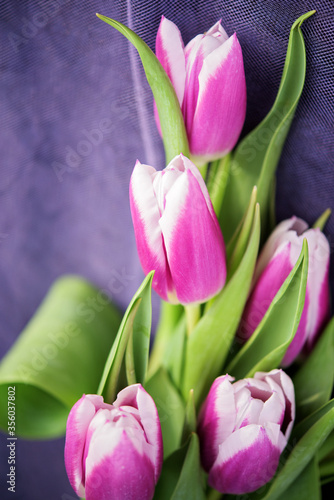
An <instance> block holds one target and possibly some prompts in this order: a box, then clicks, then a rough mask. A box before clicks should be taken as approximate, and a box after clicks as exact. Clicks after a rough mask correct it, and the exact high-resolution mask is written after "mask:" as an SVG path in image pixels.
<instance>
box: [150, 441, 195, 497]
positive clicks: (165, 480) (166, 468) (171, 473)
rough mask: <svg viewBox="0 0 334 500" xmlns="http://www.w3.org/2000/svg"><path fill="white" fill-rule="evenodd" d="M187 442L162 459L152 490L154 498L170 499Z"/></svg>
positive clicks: (185, 452)
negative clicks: (157, 478) (158, 475)
mask: <svg viewBox="0 0 334 500" xmlns="http://www.w3.org/2000/svg"><path fill="white" fill-rule="evenodd" d="M187 450H188V444H185V445H184V446H182V448H179V449H178V450H176V451H174V453H172V454H171V455H169V457H168V458H167V459H166V460H164V463H163V466H162V471H161V475H160V478H159V481H158V484H157V486H156V488H155V492H154V500H170V499H171V496H172V494H173V491H174V490H175V488H176V485H177V482H178V480H179V477H180V473H181V470H182V466H183V464H184V461H185V458H186V455H187Z"/></svg>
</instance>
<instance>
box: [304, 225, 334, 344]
mask: <svg viewBox="0 0 334 500" xmlns="http://www.w3.org/2000/svg"><path fill="white" fill-rule="evenodd" d="M303 237H305V238H306V239H307V243H308V247H309V271H308V277H307V289H308V293H309V297H310V305H309V310H308V317H307V341H306V345H307V349H308V350H310V349H311V348H312V347H313V345H314V343H315V341H316V339H317V337H318V335H319V333H320V332H321V331H322V329H323V328H324V326H325V324H326V322H327V321H328V320H329V317H330V297H329V259H330V248H329V243H328V240H327V238H326V237H325V235H324V234H323V233H322V232H321V231H320V230H319V229H309V230H308V231H306V232H305V233H304V234H303Z"/></svg>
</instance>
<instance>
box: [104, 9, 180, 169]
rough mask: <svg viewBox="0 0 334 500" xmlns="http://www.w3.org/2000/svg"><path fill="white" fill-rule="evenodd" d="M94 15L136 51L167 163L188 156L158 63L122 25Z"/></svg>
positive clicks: (175, 105)
mask: <svg viewBox="0 0 334 500" xmlns="http://www.w3.org/2000/svg"><path fill="white" fill-rule="evenodd" d="M96 15H97V17H98V18H100V19H102V21H104V22H105V23H107V24H110V26H112V27H113V28H115V29H117V30H118V31H119V32H120V33H122V35H124V36H125V37H126V38H127V39H128V40H129V41H130V42H131V43H132V44H133V45H134V47H135V48H136V49H137V51H138V54H139V56H140V58H141V61H142V64H143V66H144V70H145V74H146V78H147V81H148V83H149V85H150V87H151V90H152V92H153V95H154V99H155V102H156V105H157V108H158V113H159V118H160V125H161V131H162V137H163V141H164V147H165V153H166V162H167V164H168V163H169V162H170V161H171V160H172V159H173V158H174V157H175V156H177V155H179V154H180V153H183V154H184V155H185V156H187V157H189V146H188V139H187V134H186V130H185V126H184V122H183V116H182V113H181V109H180V105H179V101H178V99H177V96H176V94H175V91H174V88H173V86H172V84H171V81H170V80H169V78H168V76H167V74H166V72H165V70H164V69H163V67H162V66H161V64H160V62H159V60H158V59H157V57H156V56H155V54H154V53H153V52H152V50H151V49H150V48H149V47H148V46H147V45H146V43H145V42H144V41H143V40H142V39H141V38H140V37H139V36H138V35H136V33H134V32H133V31H131V30H130V29H129V28H127V27H126V26H124V24H122V23H120V22H118V21H115V20H114V19H110V18H109V17H106V16H102V15H100V14H96Z"/></svg>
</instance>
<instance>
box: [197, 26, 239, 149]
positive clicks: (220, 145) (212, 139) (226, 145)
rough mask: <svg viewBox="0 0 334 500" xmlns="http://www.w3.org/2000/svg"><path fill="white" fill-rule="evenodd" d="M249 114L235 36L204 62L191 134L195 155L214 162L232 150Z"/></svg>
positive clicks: (237, 42)
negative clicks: (247, 112)
mask: <svg viewBox="0 0 334 500" xmlns="http://www.w3.org/2000/svg"><path fill="white" fill-rule="evenodd" d="M218 82H219V83H218ZM245 115H246V81H245V73H244V66H243V59H242V51H241V47H240V44H239V41H238V39H237V37H236V34H234V35H233V36H232V37H230V38H229V39H228V40H227V41H226V42H225V43H223V44H222V45H221V46H220V47H219V48H217V49H216V50H214V51H213V52H211V54H209V55H208V56H207V57H206V59H205V60H204V62H203V66H202V69H201V72H200V74H199V93H198V100H197V105H196V110H195V113H194V118H193V122H192V127H191V130H190V131H188V133H189V145H190V150H191V152H192V154H193V155H195V156H197V155H198V156H202V157H203V156H204V157H205V156H207V157H208V158H210V159H214V158H220V157H221V156H223V155H224V154H225V153H226V152H228V151H230V150H231V149H232V148H233V147H234V145H235V144H236V142H237V140H238V137H239V135H240V132H241V129H242V127H243V123H244V120H245Z"/></svg>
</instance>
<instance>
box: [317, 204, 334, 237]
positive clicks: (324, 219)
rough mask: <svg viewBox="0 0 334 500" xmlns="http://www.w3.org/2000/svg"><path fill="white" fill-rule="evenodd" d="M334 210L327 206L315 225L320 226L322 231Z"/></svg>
mask: <svg viewBox="0 0 334 500" xmlns="http://www.w3.org/2000/svg"><path fill="white" fill-rule="evenodd" d="M331 213H332V210H331V209H330V208H327V209H326V210H325V211H324V213H323V214H321V215H320V217H319V218H318V219H317V220H316V221H315V223H314V224H313V227H314V228H316V227H318V228H319V229H320V230H321V231H322V230H323V229H324V227H325V225H326V222H327V221H328V219H329V217H330V216H331Z"/></svg>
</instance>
